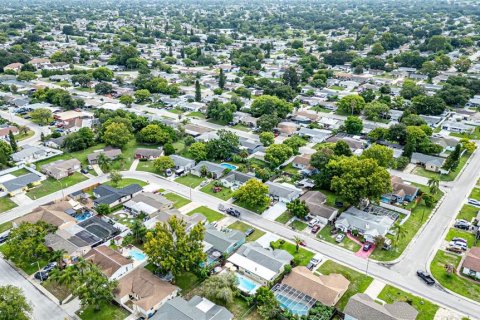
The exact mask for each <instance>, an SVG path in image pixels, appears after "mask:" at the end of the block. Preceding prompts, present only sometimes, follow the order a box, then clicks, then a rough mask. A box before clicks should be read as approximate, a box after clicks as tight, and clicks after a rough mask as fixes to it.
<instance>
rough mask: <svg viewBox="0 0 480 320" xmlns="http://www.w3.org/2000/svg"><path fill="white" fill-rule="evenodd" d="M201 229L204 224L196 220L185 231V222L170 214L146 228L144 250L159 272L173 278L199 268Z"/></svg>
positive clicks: (201, 251)
mask: <svg viewBox="0 0 480 320" xmlns="http://www.w3.org/2000/svg"><path fill="white" fill-rule="evenodd" d="M204 233H205V226H204V225H203V224H201V223H199V224H196V225H195V226H194V227H193V228H191V230H190V231H189V232H187V231H186V222H185V221H184V220H183V219H178V218H177V217H176V216H172V217H171V218H170V219H169V220H168V221H167V222H162V223H157V224H156V226H155V228H154V229H153V230H151V231H149V232H147V236H146V241H145V244H144V251H145V253H146V254H147V255H148V259H149V261H150V262H151V263H152V264H153V265H155V266H157V267H158V268H160V270H161V271H162V272H167V273H168V272H171V273H172V275H173V276H174V278H175V279H176V278H177V277H178V276H179V275H180V274H181V273H182V272H185V271H189V272H194V273H195V272H198V271H199V270H200V268H201V267H200V264H201V263H203V262H205V261H206V258H207V256H206V254H205V253H204V252H203V238H204Z"/></svg>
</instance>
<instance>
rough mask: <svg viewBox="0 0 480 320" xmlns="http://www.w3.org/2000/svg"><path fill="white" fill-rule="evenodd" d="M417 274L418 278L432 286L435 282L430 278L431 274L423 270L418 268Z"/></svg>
mask: <svg viewBox="0 0 480 320" xmlns="http://www.w3.org/2000/svg"><path fill="white" fill-rule="evenodd" d="M417 276H419V277H420V279H422V280H423V281H424V282H425V283H426V284H428V285H429V286H433V285H434V284H435V280H434V279H433V278H432V276H431V275H429V274H428V273H426V272H424V271H421V270H418V271H417Z"/></svg>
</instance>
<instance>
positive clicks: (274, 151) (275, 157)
mask: <svg viewBox="0 0 480 320" xmlns="http://www.w3.org/2000/svg"><path fill="white" fill-rule="evenodd" d="M292 155H293V150H292V148H290V147H289V146H287V145H285V144H272V145H271V146H269V147H268V148H267V149H266V150H265V160H266V161H268V162H270V164H271V165H272V167H273V168H276V167H278V166H279V165H281V164H282V163H284V162H285V161H287V160H288V159H289V158H290V157H291V156H292Z"/></svg>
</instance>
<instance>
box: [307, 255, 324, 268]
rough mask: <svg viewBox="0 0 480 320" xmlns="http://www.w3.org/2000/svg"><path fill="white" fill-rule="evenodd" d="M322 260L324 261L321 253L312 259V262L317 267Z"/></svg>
mask: <svg viewBox="0 0 480 320" xmlns="http://www.w3.org/2000/svg"><path fill="white" fill-rule="evenodd" d="M320 262H322V257H320V256H319V255H316V256H315V257H313V258H312V259H311V260H310V263H311V264H313V265H314V266H315V267H316V266H318V264H319V263H320Z"/></svg>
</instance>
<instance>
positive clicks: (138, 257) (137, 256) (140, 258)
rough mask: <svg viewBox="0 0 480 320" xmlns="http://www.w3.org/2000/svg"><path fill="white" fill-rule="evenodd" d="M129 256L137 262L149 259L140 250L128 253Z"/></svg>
mask: <svg viewBox="0 0 480 320" xmlns="http://www.w3.org/2000/svg"><path fill="white" fill-rule="evenodd" d="M128 254H129V255H130V257H132V259H133V260H135V261H143V260H145V259H147V255H146V254H145V253H143V252H140V251H138V250H130V251H129V252H128Z"/></svg>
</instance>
